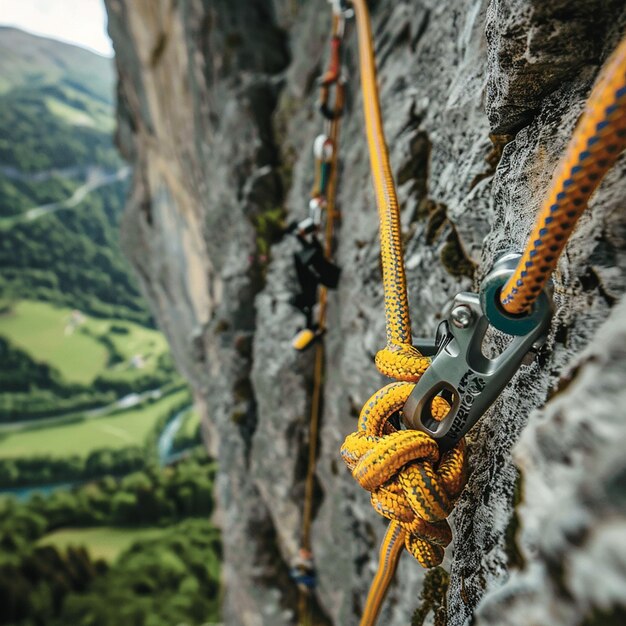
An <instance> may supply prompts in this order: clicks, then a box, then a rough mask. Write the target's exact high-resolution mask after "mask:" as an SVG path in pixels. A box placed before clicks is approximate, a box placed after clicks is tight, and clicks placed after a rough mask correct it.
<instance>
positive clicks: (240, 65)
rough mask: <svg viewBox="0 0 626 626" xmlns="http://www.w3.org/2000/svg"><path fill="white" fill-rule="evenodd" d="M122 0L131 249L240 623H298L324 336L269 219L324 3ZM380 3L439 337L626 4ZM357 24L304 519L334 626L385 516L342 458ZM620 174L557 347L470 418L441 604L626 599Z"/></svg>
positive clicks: (303, 118) (303, 136)
mask: <svg viewBox="0 0 626 626" xmlns="http://www.w3.org/2000/svg"><path fill="white" fill-rule="evenodd" d="M106 4H107V8H108V12H109V29H110V33H111V36H112V38H113V41H114V45H115V49H116V54H117V67H118V71H119V78H120V81H119V131H118V141H119V144H120V146H121V148H122V150H123V152H124V154H125V156H126V157H127V158H128V159H129V160H130V161H131V162H132V164H133V165H134V167H135V176H134V184H133V188H132V193H131V196H130V198H129V202H128V208H127V212H126V216H125V219H124V222H123V224H122V228H123V236H124V240H125V247H126V251H127V253H128V255H129V256H130V258H131V260H132V262H133V264H134V265H135V267H136V269H137V272H138V274H139V276H140V278H141V283H142V285H143V288H144V290H145V293H146V294H147V296H148V297H149V299H150V301H151V303H152V305H153V308H154V311H155V314H156V316H157V318H158V320H159V323H160V325H161V327H162V328H163V330H164V331H165V332H166V333H167V335H168V337H169V339H170V342H171V344H172V349H173V352H174V354H175V357H176V360H177V362H178V365H179V367H180V369H181V371H182V372H184V374H185V375H186V376H187V377H188V378H189V380H190V382H191V383H192V385H193V388H194V390H195V394H196V400H197V402H198V404H199V406H200V407H201V408H202V410H203V412H204V429H205V437H206V441H207V445H208V447H209V449H210V451H211V452H212V453H213V454H214V455H215V456H216V457H217V459H218V460H219V464H220V474H219V479H218V483H217V494H218V498H219V507H220V522H221V525H222V528H223V531H224V546H225V555H224V558H225V563H224V582H225V586H226V592H225V599H224V621H225V623H227V624H242V625H245V626H257V625H264V624H267V625H271V626H280V625H283V624H285V625H286V624H294V623H296V617H295V615H296V589H295V586H294V584H293V582H292V581H291V580H290V578H289V565H290V563H291V561H292V559H293V557H294V556H295V554H296V553H297V549H298V545H299V533H300V525H301V513H302V503H303V493H304V475H305V472H306V458H307V453H308V411H309V400H310V383H311V373H312V356H311V355H310V354H309V353H305V354H296V353H295V352H294V351H293V350H292V349H291V347H290V340H291V338H292V337H293V335H294V333H295V332H296V330H297V328H298V325H299V324H300V323H301V319H300V318H299V315H298V314H297V313H296V312H295V311H294V310H293V309H292V308H291V306H290V305H289V303H288V300H289V296H290V295H291V293H292V292H293V290H294V274H293V267H292V259H291V255H292V253H293V251H294V243H293V242H292V241H291V240H290V239H289V238H283V239H280V237H279V230H280V229H279V226H280V221H281V219H283V217H284V219H285V221H290V220H292V219H300V218H302V217H304V216H305V214H306V211H307V204H308V194H309V190H310V187H311V184H312V176H313V156H312V152H311V149H310V146H311V145H312V141H313V139H314V137H315V136H316V134H317V133H318V132H320V129H321V121H320V118H319V116H318V115H317V113H316V111H315V97H316V95H315V90H316V89H315V78H316V77H317V76H318V75H319V73H320V71H321V68H322V66H323V65H324V64H325V60H326V54H327V43H326V42H327V37H328V31H329V22H330V12H329V10H328V9H327V5H326V3H324V2H322V1H321V0H315V1H314V0H306V1H304V0H301V1H300V2H295V1H290V0H274V1H273V2H272V1H271V0H229V1H228V2H226V1H223V0H181V1H180V2H170V1H169V0H133V1H132V2H131V1H130V0H106ZM371 5H372V19H373V29H374V33H375V39H376V48H377V54H378V68H379V83H380V87H381V95H382V106H383V111H384V115H385V127H386V132H387V138H388V143H389V146H390V151H391V158H392V164H393V167H394V170H395V172H396V173H397V179H398V183H399V195H400V200H401V203H402V220H403V226H404V229H405V255H406V264H407V271H408V279H409V288H410V301H411V310H412V315H413V331H414V333H415V334H416V335H430V334H432V333H433V332H434V329H435V328H436V325H437V322H438V320H439V319H440V318H441V315H442V310H443V308H444V306H445V304H446V302H447V301H448V300H449V299H450V298H451V297H452V296H453V295H454V294H455V293H457V292H458V291H460V290H465V289H468V288H472V287H474V288H475V287H476V286H477V284H478V283H479V281H480V279H481V278H482V276H483V275H484V274H485V272H487V271H488V270H489V268H490V267H491V265H492V264H493V261H494V259H495V258H497V257H498V256H499V255H500V254H502V253H505V252H510V251H520V250H521V249H522V247H523V245H524V243H525V239H526V237H527V235H528V232H529V230H530V227H531V224H532V222H533V219H534V216H535V214H536V212H537V210H538V207H539V205H540V203H541V200H542V194H543V193H544V191H545V188H546V185H547V183H548V181H549V178H550V176H551V173H552V170H553V168H554V165H555V163H556V160H557V159H558V156H559V154H560V153H561V152H562V150H563V149H564V147H565V145H566V143H567V140H568V138H569V136H570V134H571V132H572V129H573V127H574V125H575V122H576V119H577V117H578V115H579V114H580V112H581V111H582V108H583V105H584V100H585V98H586V96H587V95H588V93H589V91H590V88H591V85H592V84H593V81H594V79H595V77H596V75H597V72H598V69H599V67H600V65H601V63H602V62H603V61H604V60H605V59H606V57H607V56H608V54H609V53H610V52H611V51H612V49H613V48H614V47H615V45H616V44H617V42H618V41H619V38H620V35H621V33H623V31H624V29H625V27H626V11H625V9H624V3H623V1H622V0H545V1H540V0H519V1H518V2H515V3H511V2H505V1H504V0H491V1H487V0H450V1H449V2H440V1H435V0H421V1H411V2H408V1H399V0H379V1H377V2H372V3H371ZM355 44H356V42H355V36H354V32H353V30H352V29H350V31H349V33H348V36H347V52H346V57H347V63H348V65H349V68H350V70H351V72H350V81H349V99H348V107H347V112H346V115H345V119H344V125H343V128H342V138H341V174H340V184H339V194H338V202H339V206H340V208H341V212H342V220H341V223H340V226H339V228H338V235H337V259H338V262H339V263H340V265H341V266H342V268H343V274H342V280H341V285H340V288H339V289H338V291H337V292H334V293H332V294H331V297H330V311H329V316H330V321H329V323H330V328H329V331H328V333H327V336H326V345H327V356H328V358H327V361H328V362H327V377H326V383H325V388H324V413H323V423H322V430H321V434H320V453H319V463H318V470H317V502H316V509H315V519H314V524H313V548H314V554H315V558H316V562H317V567H318V576H319V585H318V589H317V593H316V598H317V602H318V604H319V606H318V607H317V614H318V615H317V618H316V619H317V621H318V623H320V624H336V625H341V626H349V625H352V624H357V623H358V616H359V614H360V611H361V609H362V606H363V602H364V599H365V596H366V591H367V588H368V586H369V583H370V581H371V578H372V576H373V573H374V571H375V566H376V560H377V549H378V543H379V540H380V538H381V536H382V534H383V532H384V528H385V523H384V521H383V520H382V519H380V518H378V517H377V516H376V514H375V513H374V511H373V510H372V509H371V507H370V506H369V502H368V497H367V494H365V493H363V492H361V491H360V489H359V488H358V487H357V485H356V484H355V483H354V482H353V481H352V478H351V477H350V475H349V474H348V472H347V471H346V470H345V469H344V467H343V466H342V464H341V462H340V460H339V456H338V450H339V446H340V444H341V442H342V441H343V438H344V437H345V435H346V434H347V433H349V432H350V431H352V430H353V429H354V428H355V425H356V416H357V415H358V411H359V409H360V406H361V405H362V404H363V402H364V401H365V400H366V399H367V398H368V397H369V395H370V394H371V393H373V392H374V391H375V390H376V389H378V388H379V387H380V386H381V384H382V383H383V381H382V380H381V378H380V376H379V375H378V374H377V373H376V370H375V367H374V364H373V356H374V354H375V352H376V351H377V350H378V349H379V348H380V347H382V345H383V342H384V317H383V304H382V291H381V282H380V268H379V261H378V255H379V246H378V240H377V216H376V210H375V205H374V201H373V192H372V186H371V182H370V175H369V163H368V156H367V151H366V143H365V139H364V131H363V117H362V102H361V98H360V94H359V90H358V68H357V58H356V45H355ZM490 135H491V137H490ZM625 174H626V161H625V160H624V158H622V159H620V161H619V162H618V164H617V165H616V167H615V168H614V169H613V171H612V172H611V173H610V174H609V175H608V177H607V179H606V180H605V181H604V182H603V184H602V186H601V188H600V190H599V191H598V193H597V194H596V195H595V197H594V198H593V200H592V203H591V207H590V210H589V211H587V213H586V214H585V215H584V216H583V218H582V219H581V221H580V224H579V226H578V229H577V231H576V233H575V235H574V237H573V239H572V240H571V242H570V243H569V245H568V247H567V249H566V253H565V254H564V256H563V258H562V260H561V262H560V264H559V267H558V271H557V272H556V274H555V276H554V304H555V314H554V318H553V321H552V326H551V331H550V335H549V338H548V341H547V343H546V345H545V346H544V348H543V349H542V351H541V353H540V354H539V356H538V358H537V359H536V360H535V362H534V363H533V364H532V365H530V366H529V367H524V368H522V369H521V370H520V372H519V373H518V375H517V376H516V377H515V378H514V380H513V381H512V382H511V384H510V385H509V386H508V387H507V388H506V390H505V391H504V393H503V394H502V395H501V397H500V398H499V400H498V401H497V402H496V404H495V405H494V406H493V408H492V409H491V410H490V411H489V412H488V414H487V415H485V417H484V418H483V419H482V420H481V422H480V423H479V425H478V426H477V427H476V428H475V429H474V431H473V432H472V434H471V437H470V443H471V460H470V469H471V475H470V479H469V483H468V486H467V488H466V490H465V491H464V493H463V495H462V497H461V500H460V502H459V504H458V506H457V509H456V511H455V513H454V515H453V518H452V523H453V528H454V534H455V539H454V542H453V544H452V546H451V547H450V548H449V550H448V557H447V559H446V562H445V563H444V565H445V567H446V569H447V570H448V571H449V574H450V581H449V588H448V592H447V599H445V602H444V603H443V604H444V606H445V607H446V610H445V611H443V612H444V613H447V615H446V620H447V624H449V625H450V626H461V625H463V624H470V623H475V624H493V625H496V624H497V625H502V624H511V625H516V626H517V625H519V626H522V625H524V626H529V625H535V624H536V625H545V624H567V625H568V626H569V625H580V626H582V625H585V626H591V625H596V624H597V625H600V624H618V623H619V624H621V623H624V620H626V616H625V613H624V612H625V611H626V609H625V608H624V603H625V598H626V539H625V537H626V495H625V494H626V482H625V481H626V456H625V455H624V453H623V451H624V446H625V445H626V411H625V409H624V406H626V395H625V390H624V384H623V381H624V377H625V375H626V348H625V347H624V346H625V345H626V341H625V340H626V307H625V306H624V304H623V302H621V300H622V299H623V292H624V287H625V283H626V280H625V277H626V246H625V243H626V216H625V214H624V211H623V207H624V198H626V176H625ZM283 211H284V216H283ZM498 341H499V340H498V338H497V337H494V339H493V342H494V345H496V346H497V345H499V344H498ZM424 580H425V576H424V572H423V571H422V570H420V568H419V566H418V565H417V564H416V563H415V562H414V561H412V559H411V557H409V556H407V555H406V554H405V555H404V556H403V558H402V562H401V564H400V568H399V570H398V574H397V582H396V584H395V586H394V588H393V589H392V591H391V593H390V596H389V598H388V601H387V603H386V605H385V608H384V611H383V614H382V617H381V620H380V623H381V624H389V625H396V624H397V625H400V624H407V623H409V621H410V616H411V615H412V613H413V611H414V610H415V609H416V608H418V607H419V606H420V605H421V604H422V600H421V599H420V596H421V592H422V586H423V583H424ZM432 592H433V591H432V589H427V590H426V592H425V594H424V595H425V596H426V595H428V593H432ZM422 608H424V610H425V609H427V608H428V607H427V606H426V605H422ZM441 617H442V616H441V614H440V615H439V617H438V619H439V620H441ZM428 620H432V616H431V617H429V618H427V621H426V622H425V623H432V621H430V622H429V621H428ZM437 623H445V622H441V621H438V622H437Z"/></svg>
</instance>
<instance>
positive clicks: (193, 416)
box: [178, 409, 200, 437]
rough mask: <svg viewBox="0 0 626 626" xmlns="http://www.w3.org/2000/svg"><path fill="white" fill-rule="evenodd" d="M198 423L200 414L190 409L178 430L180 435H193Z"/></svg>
mask: <svg viewBox="0 0 626 626" xmlns="http://www.w3.org/2000/svg"><path fill="white" fill-rule="evenodd" d="M199 424H200V414H199V413H198V412H197V411H195V410H194V409H191V410H190V411H189V412H188V413H187V414H186V415H185V419H184V421H183V424H182V426H181V427H180V430H179V431H178V432H179V434H180V435H181V436H185V437H193V435H195V434H196V431H197V430H198V425H199Z"/></svg>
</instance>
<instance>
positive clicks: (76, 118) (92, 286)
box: [0, 27, 150, 323]
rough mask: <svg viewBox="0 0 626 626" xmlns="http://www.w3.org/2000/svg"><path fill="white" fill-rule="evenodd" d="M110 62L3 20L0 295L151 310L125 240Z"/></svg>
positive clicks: (123, 312) (92, 308) (108, 311)
mask: <svg viewBox="0 0 626 626" xmlns="http://www.w3.org/2000/svg"><path fill="white" fill-rule="evenodd" d="M114 78H115V77H114V70H113V62H112V60H111V59H108V58H105V57H102V56H99V55H97V54H95V53H92V52H89V51H87V50H84V49H82V48H78V47H76V46H72V45H69V44H65V43H61V42H58V41H53V40H50V39H45V38H43V37H37V36H35V35H30V34H28V33H25V32H22V31H20V30H17V29H15V28H5V27H0V231H1V232H0V299H4V300H15V299H19V298H25V297H28V298H30V299H33V298H36V299H40V300H48V301H51V302H56V303H58V304H64V305H67V306H70V307H73V308H77V309H81V310H83V311H85V312H88V313H92V314H95V315H98V316H104V317H117V318H122V319H132V320H134V321H138V322H140V323H148V322H149V320H150V316H149V314H148V312H147V311H146V308H145V304H144V302H143V300H142V298H141V297H140V295H139V292H138V290H137V286H136V283H135V281H134V279H133V277H132V275H131V274H130V272H129V267H128V265H127V263H126V261H125V260H124V259H123V257H122V255H121V252H120V249H119V245H118V222H119V217H120V214H121V212H122V208H123V204H124V198H125V191H126V179H127V177H128V174H129V170H128V168H127V167H126V166H125V164H124V163H123V162H122V161H121V159H120V158H119V156H118V154H117V151H116V149H115V146H114V144H113V130H114V117H113V115H114V95H113V94H114Z"/></svg>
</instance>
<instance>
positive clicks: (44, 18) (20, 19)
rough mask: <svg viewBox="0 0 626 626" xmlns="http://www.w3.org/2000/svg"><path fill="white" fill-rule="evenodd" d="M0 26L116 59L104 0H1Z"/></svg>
mask: <svg viewBox="0 0 626 626" xmlns="http://www.w3.org/2000/svg"><path fill="white" fill-rule="evenodd" d="M0 24H2V25H3V26H17V27H18V28H21V29H22V30H27V31H29V32H31V33H35V34H36V35H44V36H45V37H51V38H52V39H60V40H61V41H67V42H69V43H73V44H76V45H78V46H82V47H83V48H88V49H89V50H93V51H95V52H99V53H100V54H104V55H106V56H112V55H113V49H112V48H111V40H110V39H109V36H108V34H107V32H106V12H105V10H104V2H103V0H0Z"/></svg>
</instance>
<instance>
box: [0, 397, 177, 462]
mask: <svg viewBox="0 0 626 626" xmlns="http://www.w3.org/2000/svg"><path fill="white" fill-rule="evenodd" d="M188 393H189V392H188V391H187V390H183V391H177V392H175V393H172V394H170V395H168V396H165V397H164V398H161V399H160V400H158V401H157V402H153V403H152V404H147V405H144V406H140V407H137V408H135V409H129V410H128V411H123V412H121V413H118V414H116V415H110V416H107V417H98V418H91V419H89V418H85V419H83V420H82V421H78V422H74V423H69V424H67V423H66V424H59V425H56V426H46V427H43V428H42V427H41V426H39V427H38V426H37V425H35V426H29V427H25V428H24V429H22V430H16V431H11V432H10V433H6V434H5V435H4V436H3V437H2V438H1V439H0V458H17V457H23V456H26V457H32V456H36V455H49V456H54V457H64V456H68V455H74V454H76V455H80V456H81V457H87V456H88V455H89V454H90V453H91V452H93V451H94V450H98V449H101V448H114V449H117V448H123V447H126V446H132V445H136V446H141V445H143V444H144V442H145V440H146V437H147V435H148V434H149V433H150V432H151V431H152V430H153V428H154V427H155V424H156V422H157V420H158V419H159V418H160V417H161V416H162V415H164V414H165V413H168V412H171V411H172V410H173V409H174V408H175V407H176V405H178V404H179V403H181V402H182V401H183V400H184V398H186V397H188Z"/></svg>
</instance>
